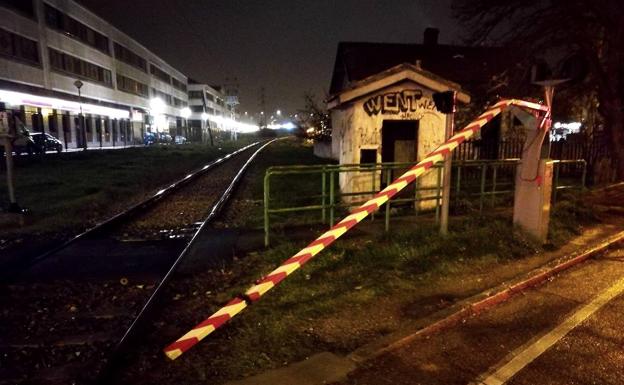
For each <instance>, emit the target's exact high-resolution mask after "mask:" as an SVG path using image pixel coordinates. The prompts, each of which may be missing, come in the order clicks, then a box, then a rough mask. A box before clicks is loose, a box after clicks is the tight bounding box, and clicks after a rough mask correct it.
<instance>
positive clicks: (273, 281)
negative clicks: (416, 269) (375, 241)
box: [164, 99, 548, 360]
mask: <svg viewBox="0 0 624 385" xmlns="http://www.w3.org/2000/svg"><path fill="white" fill-rule="evenodd" d="M511 105H514V106H518V107H522V108H527V109H530V110H534V111H543V112H546V113H547V112H548V107H546V106H543V105H541V104H538V103H532V102H527V101H523V100H516V99H508V100H502V101H500V102H498V103H496V104H495V105H494V106H493V107H491V108H489V109H488V110H487V111H485V112H484V113H483V114H481V116H479V117H478V118H477V119H475V120H474V121H472V122H471V123H470V124H468V125H467V126H466V127H465V128H464V129H463V130H461V131H458V132H457V133H456V134H455V135H453V136H452V137H451V138H450V139H449V140H447V141H446V142H445V143H444V144H442V145H441V146H439V147H438V148H436V149H435V150H434V151H433V152H432V153H430V154H429V155H427V157H426V158H424V159H423V160H421V161H420V162H418V163H417V164H416V165H415V166H414V167H412V168H411V169H410V170H408V171H407V172H405V173H404V174H403V175H401V176H400V177H399V178H397V179H396V180H395V181H394V182H392V183H391V184H390V185H388V186H387V187H386V188H385V189H383V190H382V191H380V192H379V193H377V194H376V195H375V196H374V197H373V198H372V199H370V200H369V201H367V202H366V203H364V204H362V205H361V206H360V207H358V208H356V209H355V210H353V211H352V212H351V214H349V215H348V216H347V217H345V218H344V219H343V220H341V221H340V222H339V223H337V224H336V225H335V226H334V227H332V228H331V229H330V230H328V231H327V232H325V233H323V234H322V235H321V236H320V237H318V238H316V239H315V240H314V241H313V242H312V243H310V244H309V245H308V246H306V247H305V248H304V249H302V250H301V251H299V252H298V253H297V254H295V255H294V256H292V257H291V258H289V259H287V260H286V261H284V262H283V263H282V265H281V266H279V267H278V268H277V269H275V270H273V271H272V272H271V273H269V274H268V275H267V276H266V277H264V278H262V279H260V280H258V281H257V282H256V284H255V285H254V286H252V287H251V288H249V290H247V291H246V292H245V294H244V295H241V296H239V297H237V298H234V299H232V300H231V301H230V302H228V303H227V304H226V305H225V306H223V307H222V308H221V309H220V310H219V311H217V312H216V313H214V314H213V315H211V316H210V317H208V318H207V319H206V320H204V321H203V322H202V323H200V324H199V325H197V326H195V327H194V328H193V329H191V331H189V332H188V333H186V334H185V335H183V336H182V337H180V338H179V339H178V340H177V341H175V342H174V343H172V344H171V345H169V346H167V347H166V348H165V349H164V352H165V354H166V355H167V357H169V358H170V359H172V360H175V359H176V358H178V357H179V356H180V355H182V353H184V352H186V351H187V350H189V349H190V348H191V347H193V346H194V345H195V344H197V343H198V342H199V341H201V340H202V339H204V338H205V337H206V336H208V335H209V334H210V333H212V332H213V331H215V330H216V329H218V328H219V327H220V326H221V325H223V324H224V323H226V322H227V321H229V320H230V319H231V318H232V317H234V316H235V315H236V314H238V313H240V312H241V311H242V310H243V309H245V308H246V307H247V306H249V305H251V303H253V302H255V301H257V300H259V299H260V297H261V296H263V295H264V294H265V293H266V292H267V291H269V290H271V289H272V288H273V287H275V286H277V284H279V283H280V282H281V281H282V280H283V279H284V278H286V277H287V276H289V275H290V274H292V273H293V272H294V271H296V270H297V269H299V268H300V267H301V266H303V265H304V264H305V263H306V262H308V261H309V260H310V259H312V258H313V257H314V256H315V255H317V254H318V253H320V252H321V251H322V250H323V249H325V248H326V247H327V246H329V245H331V244H332V243H334V242H335V241H336V240H337V239H338V238H340V237H341V236H342V235H343V234H345V233H346V232H347V231H349V229H351V228H352V227H354V226H355V225H357V224H358V223H359V222H361V221H362V220H363V219H364V218H366V217H367V216H368V215H369V214H371V213H373V212H375V211H377V210H378V209H379V208H380V207H381V206H382V205H383V204H384V203H386V202H387V201H389V200H390V199H391V198H392V197H393V196H394V195H396V194H397V193H398V192H399V191H401V190H403V189H404V188H405V187H407V186H408V185H409V184H410V183H412V182H413V181H414V180H415V179H416V178H418V177H419V176H421V175H422V174H424V173H425V172H427V171H428V170H429V169H430V168H431V167H432V166H433V165H434V164H436V163H438V162H441V161H442V160H444V158H445V157H446V156H448V155H449V154H450V153H451V151H453V150H454V149H455V148H457V146H459V144H460V143H462V142H463V141H465V140H466V139H468V138H470V137H472V136H473V135H474V134H475V133H476V132H478V131H479V130H480V129H481V127H483V126H484V125H486V124H487V123H488V122H489V121H490V120H492V119H493V118H494V117H495V116H496V115H498V114H499V113H500V112H501V111H502V110H504V109H505V108H507V107H509V106H511Z"/></svg>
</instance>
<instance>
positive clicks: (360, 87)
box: [327, 63, 470, 109]
mask: <svg viewBox="0 0 624 385" xmlns="http://www.w3.org/2000/svg"><path fill="white" fill-rule="evenodd" d="M405 81H412V82H415V83H418V84H420V85H422V86H424V87H426V88H428V89H430V90H433V91H437V92H439V91H446V90H449V89H450V90H455V91H457V100H459V101H460V102H463V103H469V102H470V96H469V95H468V94H467V93H466V92H465V91H463V90H462V88H461V86H460V85H459V84H457V83H454V82H452V81H450V80H447V79H444V78H442V77H440V76H438V75H437V74H434V73H432V72H429V71H426V70H424V69H422V68H420V66H419V65H416V64H410V63H402V64H399V65H396V66H394V67H392V68H389V69H387V70H384V71H381V72H379V73H376V74H373V75H371V76H368V77H366V78H364V79H362V80H358V81H355V82H351V83H350V84H349V86H348V87H345V88H344V89H342V90H341V91H340V92H339V93H337V94H334V95H332V96H331V97H330V99H329V100H328V101H327V102H328V107H329V108H330V109H332V108H336V107H338V106H340V105H342V104H343V103H347V102H350V101H352V100H354V99H357V98H361V97H364V96H366V95H368V94H371V93H374V92H377V91H378V90H380V89H383V88H386V87H389V86H392V85H395V84H399V83H403V82H405Z"/></svg>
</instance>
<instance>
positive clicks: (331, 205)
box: [329, 169, 335, 227]
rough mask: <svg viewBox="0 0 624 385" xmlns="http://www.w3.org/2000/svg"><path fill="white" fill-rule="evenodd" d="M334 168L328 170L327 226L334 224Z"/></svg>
mask: <svg viewBox="0 0 624 385" xmlns="http://www.w3.org/2000/svg"><path fill="white" fill-rule="evenodd" d="M334 184H335V182H334V170H331V169H330V171H329V227H332V226H333V225H334V189H335V187H334Z"/></svg>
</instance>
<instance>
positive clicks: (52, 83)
mask: <svg viewBox="0 0 624 385" xmlns="http://www.w3.org/2000/svg"><path fill="white" fill-rule="evenodd" d="M187 84H188V80H187V77H186V76H185V75H184V74H182V73H181V72H180V71H178V70H176V69H175V68H173V67H172V66H171V65H169V64H167V63H166V62H165V61H164V60H162V59H161V58H159V57H158V56H157V55H155V54H154V53H152V52H151V51H149V50H148V49H147V48H145V47H144V46H142V45H141V44H140V43H138V42H137V41H136V40H134V39H133V38H131V37H130V36H128V35H126V34H125V33H123V32H121V31H120V30H118V29H117V28H115V27H114V26H112V25H111V24H110V23H108V22H107V21H105V20H103V19H102V18H100V17H98V16H97V15H95V14H94V13H92V12H90V11H89V10H88V9H86V8H84V7H83V6H81V5H80V4H78V3H76V2H74V1H71V0H0V110H6V111H8V112H10V113H11V116H12V117H13V118H14V119H13V124H15V122H23V124H25V125H26V127H28V128H29V129H30V130H33V131H39V132H46V133H49V134H51V135H53V136H55V137H57V138H58V139H59V140H61V141H62V142H63V143H64V144H65V146H66V148H72V147H74V148H75V147H84V146H88V147H93V146H120V145H127V144H131V143H140V142H141V140H142V137H143V134H144V133H145V132H146V131H152V132H167V133H170V134H171V135H176V134H183V133H184V131H185V130H184V129H185V127H186V126H187V122H186V118H188V117H189V114H190V111H189V109H188V93H187V92H188V89H187Z"/></svg>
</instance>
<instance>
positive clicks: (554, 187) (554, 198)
mask: <svg viewBox="0 0 624 385" xmlns="http://www.w3.org/2000/svg"><path fill="white" fill-rule="evenodd" d="M560 166H561V164H560V163H559V162H555V164H554V167H555V183H553V199H552V204H553V206H554V205H555V203H557V186H559V169H560Z"/></svg>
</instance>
